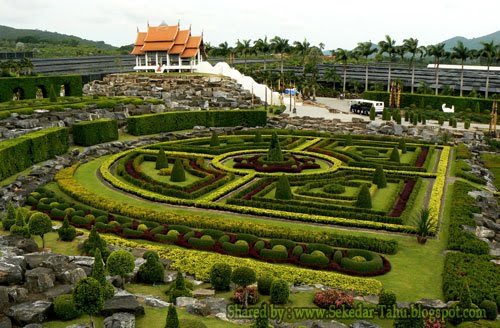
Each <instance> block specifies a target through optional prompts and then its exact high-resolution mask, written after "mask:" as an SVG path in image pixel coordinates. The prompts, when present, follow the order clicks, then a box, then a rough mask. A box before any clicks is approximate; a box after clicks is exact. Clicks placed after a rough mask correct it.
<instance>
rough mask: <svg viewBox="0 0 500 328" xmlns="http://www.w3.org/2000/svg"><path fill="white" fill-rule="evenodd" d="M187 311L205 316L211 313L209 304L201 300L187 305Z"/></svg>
mask: <svg viewBox="0 0 500 328" xmlns="http://www.w3.org/2000/svg"><path fill="white" fill-rule="evenodd" d="M186 311H187V312H188V313H190V314H194V315H200V316H203V317H205V316H207V315H209V314H210V310H209V309H208V306H207V304H206V303H205V302H201V301H196V302H194V303H192V304H189V305H188V306H186Z"/></svg>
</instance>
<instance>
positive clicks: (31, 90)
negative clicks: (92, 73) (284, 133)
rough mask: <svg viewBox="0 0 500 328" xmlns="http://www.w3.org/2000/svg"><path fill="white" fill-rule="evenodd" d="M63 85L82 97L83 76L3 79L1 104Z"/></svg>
mask: <svg viewBox="0 0 500 328" xmlns="http://www.w3.org/2000/svg"><path fill="white" fill-rule="evenodd" d="M61 85H65V86H67V88H66V97H68V96H72V97H81V96H82V88H83V83H82V76H81V75H55V76H27V77H11V78H2V79H1V82H0V102H4V101H9V100H12V93H13V91H14V89H15V88H21V89H22V90H23V91H24V92H23V93H24V98H25V99H36V92H37V88H38V86H43V87H44V88H45V90H47V91H50V89H51V88H53V89H56V90H59V87H60V86H61ZM56 97H57V95H56ZM56 100H57V99H56ZM263 125H265V124H263Z"/></svg>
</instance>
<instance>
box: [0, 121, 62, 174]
mask: <svg viewBox="0 0 500 328" xmlns="http://www.w3.org/2000/svg"><path fill="white" fill-rule="evenodd" d="M67 150H68V129H67V128H51V129H44V130H40V131H37V132H33V133H28V134H25V135H23V136H21V137H18V138H15V139H11V140H6V141H2V142H0V158H2V159H3V160H2V165H0V180H4V179H5V178H7V177H9V176H11V175H14V174H16V173H18V172H21V171H23V170H25V169H27V168H28V167H31V166H32V165H33V164H36V163H39V162H42V161H45V160H48V159H50V158H54V157H55V156H57V155H62V154H64V153H66V152H67Z"/></svg>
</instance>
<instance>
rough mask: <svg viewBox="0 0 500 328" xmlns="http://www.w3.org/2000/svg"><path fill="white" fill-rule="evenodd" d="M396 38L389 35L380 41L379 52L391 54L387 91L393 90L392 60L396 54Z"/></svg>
mask: <svg viewBox="0 0 500 328" xmlns="http://www.w3.org/2000/svg"><path fill="white" fill-rule="evenodd" d="M395 45H396V40H393V39H392V38H391V37H390V36H389V35H386V36H385V40H382V41H380V42H379V43H378V46H379V48H380V49H379V54H381V55H382V54H384V53H387V54H388V55H389V74H388V75H387V92H389V91H390V90H391V69H392V60H393V57H394V55H395V54H396V46H395Z"/></svg>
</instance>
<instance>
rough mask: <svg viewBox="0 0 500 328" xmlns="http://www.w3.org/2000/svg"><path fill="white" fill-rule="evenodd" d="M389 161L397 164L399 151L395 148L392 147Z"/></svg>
mask: <svg viewBox="0 0 500 328" xmlns="http://www.w3.org/2000/svg"><path fill="white" fill-rule="evenodd" d="M390 161H391V162H396V163H399V161H400V159H399V150H398V148H397V147H394V148H393V149H392V151H391V156H390Z"/></svg>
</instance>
